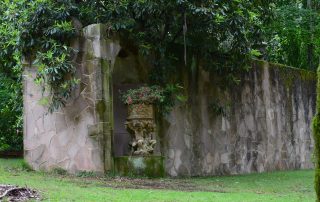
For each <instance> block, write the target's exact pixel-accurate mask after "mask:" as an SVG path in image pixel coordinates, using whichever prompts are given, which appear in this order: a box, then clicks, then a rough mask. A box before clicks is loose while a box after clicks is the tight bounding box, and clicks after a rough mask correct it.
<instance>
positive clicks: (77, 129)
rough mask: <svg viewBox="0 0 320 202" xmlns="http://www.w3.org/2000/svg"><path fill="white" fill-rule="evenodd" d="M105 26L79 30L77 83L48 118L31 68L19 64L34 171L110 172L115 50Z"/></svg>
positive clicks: (27, 150)
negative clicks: (66, 98)
mask: <svg viewBox="0 0 320 202" xmlns="http://www.w3.org/2000/svg"><path fill="white" fill-rule="evenodd" d="M106 29H107V28H106V26H104V25H92V26H88V27H86V28H84V29H83V30H82V37H79V38H78V39H75V41H74V45H73V47H74V48H75V49H77V51H78V54H77V55H76V56H75V58H74V63H75V65H76V67H77V78H80V79H81V81H80V83H79V85H78V87H77V88H76V89H75V90H74V92H73V96H72V98H71V99H69V100H68V102H67V105H66V107H65V108H63V109H61V110H59V111H57V112H54V113H53V114H49V113H48V111H47V107H46V106H41V104H40V103H39V100H41V97H42V92H41V91H40V87H39V86H36V85H35V83H34V78H35V76H36V69H37V68H36V66H35V65H33V64H32V62H31V61H24V67H25V68H24V69H25V73H24V150H25V159H26V160H27V161H28V163H30V165H31V166H32V167H33V168H34V169H36V170H40V169H44V170H50V169H53V168H57V167H58V168H62V169H65V170H68V171H69V172H71V173H75V172H77V171H95V172H101V173H104V172H105V171H110V170H112V169H113V157H112V150H111V147H112V126H113V123H112V115H111V114H112V99H111V87H110V86H109V84H110V82H111V77H110V72H111V67H112V65H113V63H114V59H113V56H114V57H115V56H116V55H117V54H118V51H119V50H120V46H119V44H118V43H117V42H113V41H112V40H111V39H109V37H108V36H107V32H106Z"/></svg>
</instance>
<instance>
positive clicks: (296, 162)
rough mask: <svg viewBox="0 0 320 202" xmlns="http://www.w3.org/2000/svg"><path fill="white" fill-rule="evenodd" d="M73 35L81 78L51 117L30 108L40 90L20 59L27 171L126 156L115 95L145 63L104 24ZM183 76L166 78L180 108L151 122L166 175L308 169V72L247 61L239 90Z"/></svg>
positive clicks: (93, 165)
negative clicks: (178, 91)
mask: <svg viewBox="0 0 320 202" xmlns="http://www.w3.org/2000/svg"><path fill="white" fill-rule="evenodd" d="M82 35H83V36H82V37H80V38H79V39H77V40H76V41H75V42H74V44H75V45H74V47H75V48H77V49H78V50H79V53H78V54H77V55H76V57H75V58H74V61H75V64H76V65H77V77H78V78H80V79H81V82H80V84H79V86H78V88H77V89H75V91H74V95H73V97H72V99H70V100H69V102H68V104H67V106H66V107H65V108H64V109H61V110H60V111H58V112H55V113H53V114H47V113H46V112H47V109H46V107H43V106H41V105H40V104H39V103H38V101H39V100H40V99H41V92H40V90H39V87H38V86H36V85H35V84H34V82H33V79H34V77H35V74H36V67H34V66H33V65H31V64H32V63H31V62H25V83H24V146H25V158H26V160H27V161H28V162H29V163H30V164H31V165H32V166H33V167H34V168H35V169H45V170H50V169H52V168H55V167H60V168H63V169H66V170H68V171H69V172H73V173H74V172H77V171H83V170H87V171H96V172H107V171H110V170H112V169H113V162H114V161H113V157H114V156H122V155H127V154H128V149H127V146H126V145H127V144H128V142H129V141H130V136H129V134H128V133H126V131H125V129H124V121H125V116H126V115H125V113H126V108H125V106H124V105H122V104H120V103H119V102H120V101H119V93H118V91H119V90H125V89H127V88H128V87H130V86H139V85H141V84H143V83H146V82H147V80H148V77H147V75H148V74H147V72H148V71H149V69H148V63H147V61H146V60H145V59H143V58H141V57H139V56H138V55H137V52H136V51H135V50H134V48H133V49H130V47H127V46H126V43H125V42H123V41H121V40H120V39H119V38H117V37H115V36H110V35H111V33H110V32H109V31H108V27H107V26H105V25H102V24H97V25H90V26H88V27H86V28H84V29H83V31H82ZM178 69H179V68H178ZM189 71H190V70H186V69H185V68H181V72H177V73H176V74H175V75H174V77H176V78H175V79H177V81H179V82H181V83H182V84H183V86H184V90H185V95H187V96H188V98H189V99H188V102H186V103H184V104H178V105H177V106H176V107H175V108H174V109H173V111H172V112H171V113H170V114H169V115H167V116H165V117H163V118H159V120H158V123H159V125H158V131H159V135H158V137H157V142H158V143H159V144H157V148H156V153H157V154H162V155H163V156H164V157H165V165H166V172H167V174H168V175H170V176H205V175H224V174H242V173H251V172H264V171H273V170H286V169H304V168H311V167H312V166H313V165H312V162H311V155H312V148H313V146H312V145H313V140H312V138H311V131H310V123H311V119H312V116H313V114H314V113H315V82H316V79H315V75H314V74H313V73H310V72H306V71H302V70H297V69H292V68H288V67H282V66H280V65H272V64H268V63H266V62H255V64H254V65H253V68H252V69H251V70H250V71H249V72H246V73H243V74H242V75H240V78H241V83H240V84H239V85H234V86H228V85H222V86H219V85H218V84H219V82H216V81H218V80H219V79H218V78H217V77H216V76H215V75H214V74H210V73H208V72H206V71H204V70H201V69H200V70H198V71H196V72H189ZM220 84H221V83H220ZM113 95H115V96H113ZM220 106H222V108H221V109H220ZM217 109H219V110H217ZM219 111H220V112H221V111H223V113H222V114H219V113H217V112H219Z"/></svg>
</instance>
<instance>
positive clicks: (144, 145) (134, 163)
mask: <svg viewBox="0 0 320 202" xmlns="http://www.w3.org/2000/svg"><path fill="white" fill-rule="evenodd" d="M125 127H126V129H127V131H128V132H129V133H130V135H131V138H132V141H131V143H130V145H129V146H130V148H131V156H122V157H116V158H115V171H116V173H117V174H119V175H123V176H135V175H137V176H146V177H163V176H164V175H165V171H164V163H163V161H164V158H163V157H162V156H155V155H153V154H154V147H155V145H156V143H157V142H156V140H155V135H156V134H155V133H156V124H155V120H154V107H153V105H148V104H132V105H128V118H127V121H126V123H125Z"/></svg>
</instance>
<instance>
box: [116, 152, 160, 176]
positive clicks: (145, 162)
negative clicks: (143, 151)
mask: <svg viewBox="0 0 320 202" xmlns="http://www.w3.org/2000/svg"><path fill="white" fill-rule="evenodd" d="M114 161H115V172H116V174H119V175H121V176H146V177H164V176H165V170H164V157H162V156H122V157H116V158H115V159H114Z"/></svg>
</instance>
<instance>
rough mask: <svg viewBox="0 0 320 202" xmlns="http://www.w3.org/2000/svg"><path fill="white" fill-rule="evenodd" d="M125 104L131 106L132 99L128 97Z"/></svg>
mask: <svg viewBox="0 0 320 202" xmlns="http://www.w3.org/2000/svg"><path fill="white" fill-rule="evenodd" d="M127 103H128V104H129V105H130V104H132V98H131V97H130V96H129V97H128V98H127Z"/></svg>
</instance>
